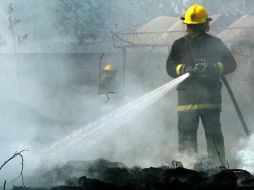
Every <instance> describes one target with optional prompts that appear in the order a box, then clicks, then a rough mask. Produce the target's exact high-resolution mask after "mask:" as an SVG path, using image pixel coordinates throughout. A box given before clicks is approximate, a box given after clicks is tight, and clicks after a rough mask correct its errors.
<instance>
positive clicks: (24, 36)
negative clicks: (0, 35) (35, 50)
mask: <svg viewBox="0 0 254 190" xmlns="http://www.w3.org/2000/svg"><path fill="white" fill-rule="evenodd" d="M13 12H14V9H13V6H12V3H11V4H10V5H9V6H8V19H9V30H10V32H11V35H12V41H13V48H14V53H16V51H17V50H16V49H17V47H16V46H17V40H18V43H19V45H21V44H23V43H24V41H25V40H26V39H27V37H28V34H21V35H18V36H16V31H15V27H16V25H18V24H19V23H20V22H21V20H20V19H18V18H17V17H16V16H15V15H14V14H13ZM16 38H17V39H16Z"/></svg>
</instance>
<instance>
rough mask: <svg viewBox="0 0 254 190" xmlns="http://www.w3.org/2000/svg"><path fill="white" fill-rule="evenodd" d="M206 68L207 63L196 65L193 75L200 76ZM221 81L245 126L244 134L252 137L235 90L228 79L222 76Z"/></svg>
mask: <svg viewBox="0 0 254 190" xmlns="http://www.w3.org/2000/svg"><path fill="white" fill-rule="evenodd" d="M206 68H207V64H206V63H205V62H202V61H201V62H200V63H199V64H196V65H195V67H194V69H193V70H192V71H191V72H192V73H193V74H200V73H203V72H204V71H205V69H206ZM192 73H191V74H192ZM221 80H222V82H223V83H224V85H225V87H226V89H227V91H228V94H229V96H230V98H231V100H232V102H233V105H234V108H235V110H236V113H237V115H238V117H239V119H240V121H241V124H242V126H243V129H244V132H245V133H246V135H247V136H249V135H250V131H249V129H248V127H247V124H246V121H245V119H244V117H243V114H242V112H241V110H240V107H239V105H238V103H237V100H236V98H235V95H234V93H233V90H232V89H231V87H230V85H229V83H228V81H227V79H226V78H225V76H222V77H221Z"/></svg>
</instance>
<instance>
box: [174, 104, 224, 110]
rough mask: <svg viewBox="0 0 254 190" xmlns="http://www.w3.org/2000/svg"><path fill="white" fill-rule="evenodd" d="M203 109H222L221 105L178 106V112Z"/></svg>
mask: <svg viewBox="0 0 254 190" xmlns="http://www.w3.org/2000/svg"><path fill="white" fill-rule="evenodd" d="M202 109H221V104H191V105H184V106H177V111H189V110H202Z"/></svg>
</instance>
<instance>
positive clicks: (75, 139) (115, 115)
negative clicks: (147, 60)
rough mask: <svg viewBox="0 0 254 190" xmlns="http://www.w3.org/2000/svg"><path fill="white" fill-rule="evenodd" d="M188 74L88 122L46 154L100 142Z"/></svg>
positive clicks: (49, 149)
mask: <svg viewBox="0 0 254 190" xmlns="http://www.w3.org/2000/svg"><path fill="white" fill-rule="evenodd" d="M189 76H190V73H186V74H184V75H182V76H180V77H178V78H176V79H174V80H172V81H170V82H168V83H166V84H164V85H162V86H160V87H158V88H157V89H155V90H153V91H151V92H149V93H147V94H145V95H143V96H141V97H139V98H137V99H135V100H133V101H131V102H129V103H127V104H125V105H123V106H122V107H120V108H118V109H116V110H114V111H112V112H110V113H108V114H106V115H104V116H102V117H101V118H99V119H97V120H95V121H94V122H91V123H88V124H87V125H85V126H84V127H82V128H80V129H79V130H77V131H74V132H73V133H72V134H70V135H68V136H66V137H64V138H63V139H61V140H59V141H57V142H55V143H54V144H53V145H51V146H50V147H49V148H48V149H47V150H46V152H47V153H48V154H47V155H52V154H54V155H55V156H56V155H58V153H60V152H65V151H67V150H69V149H71V148H72V147H75V149H77V145H78V144H82V151H85V150H88V149H90V148H91V147H92V146H93V145H95V144H97V143H98V142H100V141H101V140H102V139H103V138H105V137H106V136H108V135H109V134H111V133H112V132H113V131H115V130H116V129H117V128H119V127H120V126H122V125H123V124H124V123H126V122H127V121H129V120H131V119H132V118H134V117H135V116H136V115H137V114H139V113H141V112H143V111H144V110H145V109H146V108H148V107H149V106H151V105H152V104H153V103H155V102H156V101H157V100H159V99H160V98H161V97H163V96H164V95H165V94H166V93H168V92H169V91H170V90H172V89H173V88H174V87H176V86H177V85H178V84H180V83H182V82H183V81H184V80H185V79H187V78H188V77H189Z"/></svg>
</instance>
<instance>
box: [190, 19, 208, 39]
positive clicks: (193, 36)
mask: <svg viewBox="0 0 254 190" xmlns="http://www.w3.org/2000/svg"><path fill="white" fill-rule="evenodd" d="M209 31H210V25H209V22H207V23H205V26H204V29H200V31H193V30H191V29H189V28H188V27H187V29H186V33H187V34H188V35H189V36H190V37H191V38H195V37H196V36H198V35H199V34H201V33H204V32H209Z"/></svg>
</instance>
